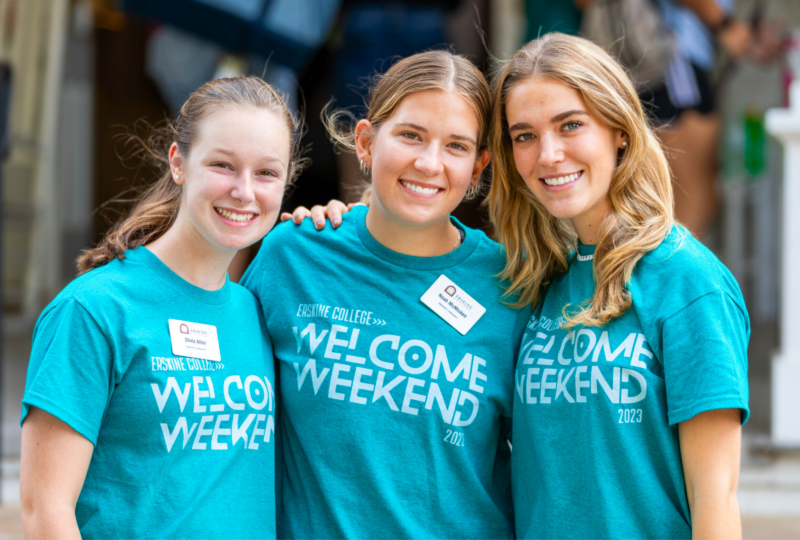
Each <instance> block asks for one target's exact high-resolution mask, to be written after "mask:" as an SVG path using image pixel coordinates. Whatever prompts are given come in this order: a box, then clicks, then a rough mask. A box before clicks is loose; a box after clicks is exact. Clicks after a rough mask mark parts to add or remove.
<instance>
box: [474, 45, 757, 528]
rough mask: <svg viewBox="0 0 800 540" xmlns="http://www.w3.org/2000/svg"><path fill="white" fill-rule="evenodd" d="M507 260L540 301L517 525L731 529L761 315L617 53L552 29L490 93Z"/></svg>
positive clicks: (517, 426) (517, 436)
mask: <svg viewBox="0 0 800 540" xmlns="http://www.w3.org/2000/svg"><path fill="white" fill-rule="evenodd" d="M490 139H491V145H490V147H491V149H492V152H493V156H494V165H493V168H494V178H493V182H492V187H491V191H490V193H489V207H490V210H491V215H492V219H493V221H494V224H495V226H496V230H497V233H498V236H499V238H500V241H501V243H502V244H503V245H504V246H505V247H506V254H507V263H506V266H505V270H504V271H503V272H502V273H501V276H502V277H504V278H506V279H507V280H508V281H509V282H510V283H511V286H510V288H509V293H511V294H516V295H519V299H518V301H517V303H518V304H519V305H527V304H533V305H534V306H536V308H535V311H534V314H533V317H532V318H531V322H530V324H529V325H528V328H527V330H526V332H525V335H524V337H523V339H522V343H521V345H520V352H519V357H518V361H517V366H516V374H515V396H514V398H515V399H514V441H513V442H514V452H513V454H512V456H513V457H512V476H513V491H514V509H515V519H516V528H517V536H518V537H519V538H690V537H692V536H694V537H695V538H735V537H738V536H740V535H741V530H740V519H739V510H738V504H737V500H736V484H737V478H738V470H739V451H740V437H741V424H743V423H744V422H745V421H746V420H747V417H748V414H749V412H748V404H747V399H748V388H747V341H748V337H749V331H750V330H749V322H748V316H747V311H746V309H745V305H744V301H743V299H742V295H741V293H740V291H739V288H738V286H737V284H736V282H735V281H734V279H733V277H732V276H731V274H730V273H729V272H728V271H727V270H726V269H725V267H724V266H723V265H722V264H721V263H720V262H719V261H718V260H717V259H716V258H715V257H714V256H713V255H712V254H711V253H710V252H709V251H708V250H707V249H705V248H704V247H703V246H702V245H701V244H700V243H699V242H698V241H697V240H695V239H694V238H692V237H691V235H689V234H688V233H687V231H686V230H685V229H684V228H682V227H680V226H678V225H676V224H675V221H674V218H673V202H672V188H671V182H670V173H669V169H668V167H667V161H666V159H665V157H664V153H663V152H662V150H661V147H660V146H659V143H658V139H657V138H656V137H655V135H654V134H653V132H652V131H651V130H650V129H649V127H648V124H647V120H646V118H645V115H644V113H643V112H642V107H641V104H640V102H639V99H638V98H637V96H636V93H635V90H634V87H633V86H632V84H631V83H630V81H629V79H628V77H627V76H626V74H625V72H624V71H623V70H622V68H621V67H620V66H619V65H618V64H617V63H616V62H615V61H614V60H613V59H612V58H611V57H609V56H608V55H607V54H606V53H605V52H604V51H602V50H601V49H600V48H599V47H597V46H595V45H593V44H591V43H589V42H588V41H586V40H583V39H581V38H576V37H570V36H565V35H561V34H550V35H547V36H544V37H542V38H540V39H537V40H535V41H532V42H530V43H528V44H527V45H525V46H524V47H523V48H522V49H521V50H520V51H519V52H517V53H516V54H515V55H514V57H513V58H512V59H511V60H510V61H509V62H508V64H507V65H506V66H505V67H504V68H503V70H502V71H501V73H500V74H499V77H498V79H497V83H496V86H495V88H494V95H493V108H492V117H491V135H490Z"/></svg>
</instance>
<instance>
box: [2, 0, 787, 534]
mask: <svg viewBox="0 0 800 540" xmlns="http://www.w3.org/2000/svg"><path fill="white" fill-rule="evenodd" d="M653 2H654V4H653V5H654V6H656V8H657V9H658V14H659V17H660V19H659V20H660V21H661V23H662V26H663V29H665V30H666V32H667V34H668V35H667V36H666V38H665V40H664V41H663V42H662V41H658V40H657V39H655V37H654V38H653V40H652V43H654V44H656V45H653V47H654V48H655V47H662V48H663V50H661V49H655V50H656V52H661V53H663V54H662V57H663V58H664V59H665V63H664V66H665V68H664V69H663V70H661V71H660V72H658V73H656V74H652V73H650V74H641V73H636V69H637V66H640V65H643V64H642V62H641V61H640V60H639V61H637V60H636V59H635V58H634V60H631V59H630V58H627V59H626V57H625V55H626V54H628V53H629V51H630V49H631V46H632V45H633V34H632V33H631V34H630V35H631V39H630V40H629V43H630V46H627V47H628V48H627V49H626V48H625V47H622V48H620V47H619V42H615V41H614V40H611V41H609V42H608V43H602V40H603V39H604V36H596V40H599V42H601V44H608V45H609V47H610V48H611V49H613V52H615V53H616V54H619V55H620V58H621V59H622V60H623V62H625V61H627V62H628V67H629V68H631V69H632V70H633V72H634V74H635V75H637V76H638V83H639V88H640V90H641V96H642V99H643V101H644V102H645V103H646V104H647V106H648V108H649V110H650V112H651V115H652V117H653V122H654V125H656V126H657V127H658V129H659V133H660V134H661V137H662V140H663V141H664V143H665V145H666V146H667V147H668V149H669V152H670V159H671V165H672V168H673V171H674V173H675V177H676V178H675V182H676V204H677V212H678V217H679V219H680V220H681V221H682V222H683V223H685V224H686V225H687V226H688V227H689V228H690V229H691V230H692V232H693V233H694V234H696V235H697V236H698V237H699V238H700V239H701V240H703V241H704V242H705V243H706V244H707V245H708V246H709V247H710V248H711V249H712V250H713V251H714V252H715V253H716V254H717V255H718V257H719V258H720V259H721V260H722V261H723V262H724V263H725V264H726V265H727V266H728V268H730V269H731V271H732V272H733V274H734V276H735V277H736V279H737V280H738V281H739V284H740V286H741V288H742V290H743V292H744V295H745V299H746V302H747V305H748V309H749V312H750V318H751V323H752V337H751V341H750V351H749V362H750V366H749V368H750V371H749V380H750V406H751V414H752V416H751V419H750V421H749V422H748V424H747V425H746V426H745V427H744V434H745V437H744V445H743V459H742V474H741V478H740V491H739V499H740V504H741V509H742V515H743V519H744V533H745V537H746V538H800V397H798V396H800V350H798V346H800V340H796V339H795V338H794V335H795V334H798V335H800V319H799V318H797V316H796V315H794V311H793V310H792V309H791V308H792V306H799V305H800V295H798V294H797V293H800V289H798V288H797V287H796V286H794V285H793V284H792V283H791V281H792V280H791V277H792V276H791V268H789V265H788V264H783V263H785V261H787V260H788V259H787V256H786V255H784V253H786V251H785V249H784V247H783V246H788V247H794V248H795V249H797V244H796V243H793V241H794V240H795V239H796V240H797V241H800V238H798V236H799V235H800V227H797V226H795V224H797V223H800V222H798V221H797V219H798V218H796V217H795V215H794V213H793V212H791V211H789V212H787V210H786V209H791V208H793V205H792V204H790V203H791V202H792V201H793V199H791V197H797V195H798V194H797V193H795V191H798V188H796V187H792V186H794V185H795V184H796V183H797V182H800V82H798V83H797V84H796V85H795V86H794V89H795V92H794V95H795V97H794V98H790V95H791V94H792V93H793V92H792V88H793V87H792V81H793V80H795V79H797V80H798V81H800V0H680V1H679V0H653ZM624 5H626V2H625V1H624V0H594V2H593V1H592V0H416V1H402V2H401V1H385V2H376V1H366V0H364V1H361V0H0V187H2V204H1V205H0V228H2V234H0V242H2V246H1V247H2V249H0V257H2V260H1V261H0V262H2V264H0V271H2V289H1V292H0V300H2V312H1V313H0V325H1V328H2V348H1V349H0V409H1V411H0V419H2V424H0V450H1V451H2V455H1V456H0V538H12V537H20V536H21V534H22V528H21V522H20V521H19V517H18V514H19V509H18V501H19V448H20V435H21V430H20V426H19V417H20V399H21V397H22V393H23V388H24V383H25V374H26V371H27V364H28V355H29V352H30V343H31V336H32V332H33V327H34V324H35V322H36V318H37V317H38V315H39V312H40V311H41V310H42V308H43V307H44V306H46V305H47V303H48V302H49V301H50V300H51V299H52V298H53V297H54V296H55V295H56V294H57V293H58V292H59V291H60V290H61V288H62V287H63V286H64V285H65V284H66V283H68V282H69V281H70V280H72V279H73V278H74V277H75V275H76V269H75V259H76V257H77V256H78V254H79V253H80V251H81V250H82V249H84V248H86V247H89V246H91V245H93V244H94V243H96V242H97V241H98V239H100V238H101V237H102V235H103V234H104V233H105V231H106V230H107V229H108V228H109V226H110V225H111V224H112V223H113V222H114V221H115V220H116V219H117V218H118V217H119V216H120V215H121V214H122V213H124V211H125V209H126V202H128V201H130V199H131V198H133V197H135V191H132V189H134V190H135V188H136V187H137V186H141V185H143V184H146V183H147V182H148V181H149V180H150V179H152V175H151V171H149V170H148V169H146V168H143V167H141V166H139V165H138V164H137V163H136V162H131V160H122V159H120V158H121V157H125V155H126V149H125V147H124V145H121V144H120V135H123V134H125V133H128V132H130V131H131V130H137V129H138V130H144V129H146V123H149V124H157V123H159V122H162V121H164V120H165V119H169V118H172V117H174V115H175V114H176V113H177V111H178V109H179V108H180V105H181V104H182V103H183V102H184V100H185V99H186V98H187V97H188V95H189V94H190V93H191V92H193V91H194V90H195V89H196V88H198V87H199V86H200V85H202V84H203V83H204V82H206V81H208V80H211V79H213V78H217V77H225V76H236V75H241V74H254V75H259V76H262V77H264V78H265V79H266V80H267V81H269V82H271V83H273V84H274V85H275V86H277V87H278V88H280V89H281V91H282V92H283V94H284V96H285V97H286V99H287V100H288V101H289V103H290V104H291V107H292V108H293V110H295V111H296V112H297V113H298V114H302V115H303V116H304V117H305V120H306V125H307V132H306V134H305V136H304V138H303V145H304V146H305V147H306V149H307V154H306V155H307V156H308V157H310V158H311V160H312V165H311V166H310V167H309V168H308V169H306V170H305V171H304V172H303V174H302V176H301V177H300V178H299V179H298V181H297V185H296V187H294V188H292V190H291V191H290V192H289V193H287V196H286V198H285V203H284V206H285V208H286V209H289V210H291V209H293V208H294V207H296V206H298V205H305V206H310V205H313V204H323V203H325V202H326V201H328V200H329V199H331V198H340V199H343V200H347V201H351V200H354V199H357V198H358V191H359V188H360V186H361V185H362V182H363V177H361V176H360V174H359V173H358V168H357V163H356V160H355V158H354V157H353V156H350V155H346V154H337V153H336V152H335V151H334V149H333V147H332V145H331V143H330V142H329V140H328V137H327V135H326V133H325V130H324V128H323V126H322V123H321V121H320V111H321V110H322V108H323V106H324V105H325V104H326V103H327V102H328V101H329V100H331V99H332V98H334V99H335V100H336V101H335V105H336V106H337V107H347V108H349V109H351V110H352V111H353V113H354V114H355V115H356V116H358V115H359V112H360V111H363V99H364V98H365V97H366V95H367V91H368V87H369V81H370V77H371V76H374V75H375V74H377V73H381V72H383V71H385V70H386V69H388V67H389V66H391V65H392V62H394V61H396V60H397V59H398V58H400V57H403V56H407V55H410V54H413V53H415V52H420V51H423V50H426V49H430V48H436V47H443V48H449V49H451V50H454V51H455V52H458V53H460V54H464V55H467V56H468V57H469V58H470V59H471V60H472V61H474V62H475V63H476V65H478V66H479V67H480V68H481V69H482V70H484V71H485V72H486V74H487V76H489V75H491V73H492V72H493V70H494V69H495V67H496V65H497V64H496V61H497V60H504V59H507V58H509V57H510V56H511V55H512V54H513V53H514V52H515V51H516V50H517V49H518V48H519V47H520V46H521V45H522V44H523V43H524V42H525V41H526V40H529V39H533V38H535V37H537V36H538V35H540V34H543V33H546V32H550V31H562V32H566V33H573V34H574V33H582V34H583V35H587V36H595V34H592V28H591V25H590V23H591V21H596V20H598V19H597V18H598V17H600V18H601V19H602V17H604V16H605V17H611V18H612V19H613V20H615V21H617V22H620V21H622V23H624V24H629V26H628V28H631V27H634V26H636V23H637V21H636V20H632V21H627V19H625V14H624V13H623V14H622V15H620V14H619V13H616V12H614V11H613V10H614V9H618V8H619V7H620V6H624ZM723 16H724V17H723ZM612 37H613V36H612ZM607 38H608V36H607V35H606V36H605V39H607ZM593 39H594V37H593ZM768 111H769V112H768ZM770 133H772V134H774V135H775V136H776V137H772V136H771V135H770ZM790 199H791V200H790ZM797 204H799V205H800V201H797ZM456 215H457V216H458V217H459V219H461V220H462V221H463V222H464V223H466V224H467V225H469V226H471V227H477V228H484V229H486V230H487V232H488V233H489V234H491V230H490V229H489V228H488V226H487V218H486V215H485V213H484V212H483V211H482V209H481V207H480V201H473V202H470V203H464V204H462V205H461V206H460V207H459V209H458V210H457V211H456ZM249 257H250V254H249V253H242V254H241V256H240V257H237V261H235V264H234V266H233V267H232V268H231V271H230V273H231V278H232V279H236V278H237V277H238V276H240V275H241V273H242V272H243V269H244V268H246V265H247V262H248V260H249ZM782 262H783V263H782ZM782 264H783V266H782ZM782 268H785V270H784V269H782ZM795 272H797V271H796V270H795ZM795 275H797V274H795ZM790 289H791V290H790ZM795 323H797V324H795ZM790 341H791V343H790ZM795 341H798V343H797V344H795V343H794V342H795Z"/></svg>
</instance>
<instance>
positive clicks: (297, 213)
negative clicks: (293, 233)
mask: <svg viewBox="0 0 800 540" xmlns="http://www.w3.org/2000/svg"><path fill="white" fill-rule="evenodd" d="M287 215H288V216H289V217H287V218H286V219H289V218H291V220H292V221H294V224H295V225H300V224H301V223H303V220H304V219H305V218H307V217H311V212H310V211H309V210H308V208H306V207H305V206H298V207H297V208H295V209H294V211H293V212H292V213H291V214H287ZM281 220H283V215H281Z"/></svg>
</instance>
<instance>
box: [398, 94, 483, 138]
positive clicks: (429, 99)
mask: <svg viewBox="0 0 800 540" xmlns="http://www.w3.org/2000/svg"><path fill="white" fill-rule="evenodd" d="M387 122H395V123H400V122H410V123H414V124H417V125H420V126H423V127H425V128H426V129H428V130H430V131H433V130H436V131H446V132H448V133H458V134H462V133H463V134H469V135H472V136H473V137H474V136H477V133H478V130H479V129H480V124H479V120H478V116H477V114H476V111H475V109H474V108H473V107H472V105H470V104H469V102H467V100H466V99H464V98H463V97H462V96H460V95H459V94H456V93H454V92H447V91H443V90H426V91H423V92H415V93H414V94H411V95H408V96H406V97H405V98H403V100H402V101H401V102H400V104H399V105H398V106H397V108H396V109H395V110H394V112H393V113H392V115H391V116H390V117H389V118H388V120H387Z"/></svg>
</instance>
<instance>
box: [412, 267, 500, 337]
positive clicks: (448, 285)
mask: <svg viewBox="0 0 800 540" xmlns="http://www.w3.org/2000/svg"><path fill="white" fill-rule="evenodd" d="M420 300H422V303H423V304H425V305H426V306H428V307H429V308H431V309H432V310H433V312H434V313H436V314H437V315H438V316H439V317H441V318H442V319H444V320H445V322H446V323H447V324H449V325H450V326H452V327H453V328H455V329H456V330H458V331H459V333H461V335H462V336H463V335H466V334H467V332H469V330H470V328H472V327H473V326H474V325H475V323H476V322H478V319H480V318H481V316H483V314H484V313H486V308H484V307H483V306H482V305H480V304H479V303H478V302H476V301H475V299H474V298H472V297H471V296H470V295H468V294H467V293H465V292H464V289H462V288H461V287H459V286H458V285H456V284H455V283H453V282H452V281H450V280H449V279H447V276H445V275H441V276H439V279H437V280H436V281H435V282H434V284H433V285H431V288H430V289H428V290H427V291H425V294H423V295H422V298H420Z"/></svg>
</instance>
